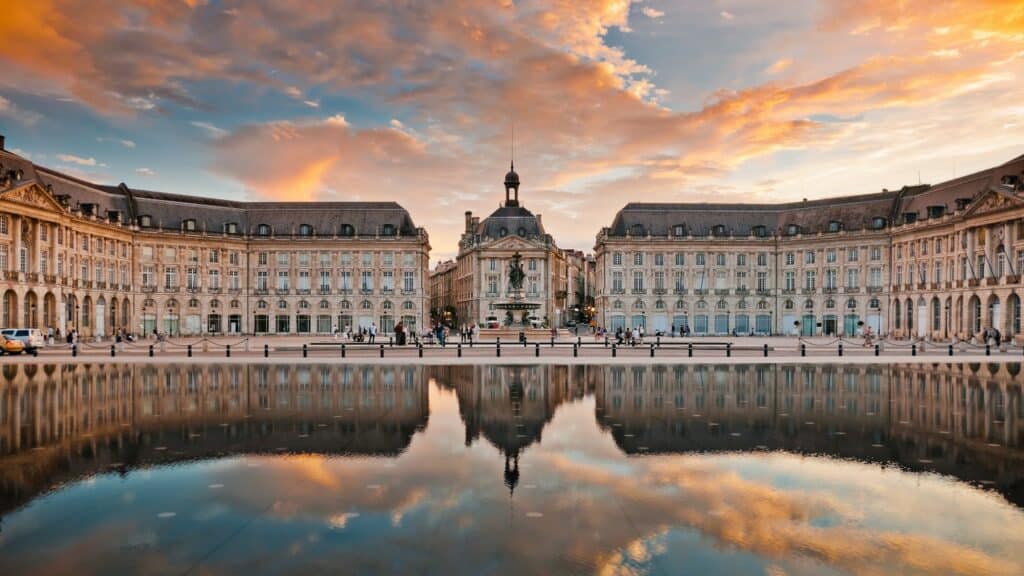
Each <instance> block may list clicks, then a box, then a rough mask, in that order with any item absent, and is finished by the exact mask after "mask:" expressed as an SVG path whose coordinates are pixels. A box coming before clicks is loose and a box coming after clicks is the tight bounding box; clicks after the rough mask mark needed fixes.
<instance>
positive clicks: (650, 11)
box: [640, 6, 665, 20]
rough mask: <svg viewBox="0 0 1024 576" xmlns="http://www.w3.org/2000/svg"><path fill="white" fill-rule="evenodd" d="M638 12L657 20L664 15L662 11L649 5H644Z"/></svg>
mask: <svg viewBox="0 0 1024 576" xmlns="http://www.w3.org/2000/svg"><path fill="white" fill-rule="evenodd" d="M640 12H642V13H643V15H644V16H647V17H648V18H650V19H652V20H658V19H660V18H661V17H662V16H664V15H665V13H664V12H663V11H661V10H658V9H656V8H651V7H650V6H644V7H643V8H641V9H640Z"/></svg>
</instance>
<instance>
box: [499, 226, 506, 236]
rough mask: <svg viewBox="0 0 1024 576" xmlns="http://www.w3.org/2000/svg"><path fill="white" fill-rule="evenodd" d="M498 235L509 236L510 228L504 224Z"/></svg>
mask: <svg viewBox="0 0 1024 576" xmlns="http://www.w3.org/2000/svg"><path fill="white" fill-rule="evenodd" d="M498 236H501V237H502V238H504V237H505V236H508V228H505V227H504V226H502V227H501V230H498Z"/></svg>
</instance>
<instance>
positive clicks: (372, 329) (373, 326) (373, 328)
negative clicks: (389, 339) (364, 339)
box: [369, 322, 377, 344]
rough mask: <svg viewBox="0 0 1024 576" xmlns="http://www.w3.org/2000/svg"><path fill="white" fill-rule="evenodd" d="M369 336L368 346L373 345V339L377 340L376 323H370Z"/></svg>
mask: <svg viewBox="0 0 1024 576" xmlns="http://www.w3.org/2000/svg"><path fill="white" fill-rule="evenodd" d="M369 336H370V344H373V341H374V339H375V338H377V323H376V322H370V330H369Z"/></svg>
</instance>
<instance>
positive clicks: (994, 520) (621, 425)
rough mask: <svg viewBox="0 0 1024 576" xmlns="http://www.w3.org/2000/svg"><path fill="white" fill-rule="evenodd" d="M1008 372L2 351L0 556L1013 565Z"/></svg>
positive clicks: (1017, 415)
mask: <svg viewBox="0 0 1024 576" xmlns="http://www.w3.org/2000/svg"><path fill="white" fill-rule="evenodd" d="M1019 370H1020V366H1019V365H1016V364H1004V365H1001V364H991V365H989V364H983V365H976V364H975V365H959V364H943V365H939V364H935V365H932V364H929V365H896V366H820V365H819V366H805V365H781V366H779V365H749V366H534V367H523V366H499V365H488V366H451V367H431V366H395V367H383V366H357V365H356V366H353V365H323V366H320V365H309V364H301V365H288V364H282V365H271V366H266V365H259V366H257V365H244V364H224V365H219V366H163V365H103V364H92V365H78V366H72V365H68V366H65V365H40V366H24V367H22V366H12V365H6V366H3V367H2V368H0V574H62V573H66V574H72V573H73V574H129V573H147V574H186V573H188V574H237V573H241V572H245V573H251V574H264V573H296V574H314V573H316V574H323V573H328V574H367V573H377V572H380V573H414V574H426V573H444V574H524V573H525V574H594V573H597V574H673V575H674V574H683V573H687V574H690V573H693V574H771V575H776V574H778V575H781V574H845V573H854V574H887V573H888V574H971V575H974V574H1007V575H1009V574H1022V573H1024V554H1022V553H1021V552H1020V551H1021V550H1024V450H1022V445H1024V424H1022V416H1024V405H1022V403H1021V378H1020V376H1019V375H1018V372H1019Z"/></svg>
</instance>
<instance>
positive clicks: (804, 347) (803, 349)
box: [800, 344, 807, 356]
mask: <svg viewBox="0 0 1024 576" xmlns="http://www.w3.org/2000/svg"><path fill="white" fill-rule="evenodd" d="M800 355H801V356H807V344H801V345H800Z"/></svg>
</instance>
